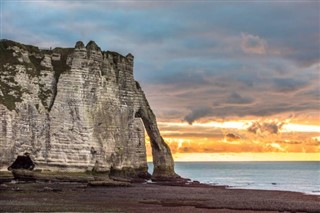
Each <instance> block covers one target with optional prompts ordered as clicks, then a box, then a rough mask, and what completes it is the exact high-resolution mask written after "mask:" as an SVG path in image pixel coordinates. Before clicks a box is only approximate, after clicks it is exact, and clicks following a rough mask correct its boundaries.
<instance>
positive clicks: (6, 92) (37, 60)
mask: <svg viewBox="0 0 320 213" xmlns="http://www.w3.org/2000/svg"><path fill="white" fill-rule="evenodd" d="M14 46H17V47H19V48H20V49H23V50H25V51H28V52H29V53H31V54H32V55H30V54H29V59H30V61H31V63H25V62H20V61H19V60H18V57H14V56H13V53H14V51H13V50H12V49H9V47H14ZM73 50H74V48H59V47H58V48H55V49H53V50H51V49H50V50H48V49H47V50H40V49H39V48H38V47H35V46H32V45H24V44H21V43H18V42H15V41H10V40H5V39H3V40H0V75H1V76H4V74H3V73H4V72H8V76H6V77H5V81H2V79H0V90H1V92H2V94H3V95H0V104H3V105H5V106H6V107H7V108H8V109H9V110H10V111H12V110H15V108H16V103H17V102H21V101H22V99H21V97H22V94H23V91H22V88H21V86H20V85H18V83H17V82H16V81H15V79H14V76H15V75H16V72H17V70H16V69H15V66H16V65H23V66H25V69H26V73H27V75H28V76H29V77H30V78H34V77H39V76H40V75H41V70H45V69H47V68H45V67H43V66H42V65H41V61H42V60H43V57H44V54H49V55H50V54H53V53H59V54H60V55H61V60H59V61H52V65H53V70H54V77H55V79H56V81H57V82H58V80H59V77H60V75H61V74H62V73H65V72H68V71H69V70H70V67H69V66H68V65H67V58H68V55H70V54H71V53H72V52H73ZM33 54H36V55H37V56H35V55H33ZM6 65H9V67H6ZM6 82H8V83H6ZM39 86H40V92H39V94H38V97H39V99H40V100H41V102H42V104H43V105H44V106H46V105H47V102H46V100H47V98H48V97H49V96H51V95H52V93H51V91H48V90H46V91H44V90H43V89H42V87H43V86H42V85H39ZM46 107H47V106H46Z"/></svg>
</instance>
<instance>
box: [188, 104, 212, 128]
mask: <svg viewBox="0 0 320 213" xmlns="http://www.w3.org/2000/svg"><path fill="white" fill-rule="evenodd" d="M210 114H212V109H211V108H209V107H197V108H195V109H192V111H191V113H189V114H188V115H186V116H185V117H184V120H185V121H187V122H188V123H189V124H192V123H193V122H194V121H195V120H197V119H199V118H202V117H205V116H207V115H210Z"/></svg>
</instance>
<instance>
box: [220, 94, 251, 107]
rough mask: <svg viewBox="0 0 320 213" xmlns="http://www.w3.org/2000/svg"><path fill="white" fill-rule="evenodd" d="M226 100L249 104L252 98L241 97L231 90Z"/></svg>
mask: <svg viewBox="0 0 320 213" xmlns="http://www.w3.org/2000/svg"><path fill="white" fill-rule="evenodd" d="M226 102H227V103H230V104H250V103H252V102H253V99H252V98H250V97H242V96H241V95H240V94H239V93H237V92H233V93H231V94H230V96H229V97H227V100H226Z"/></svg>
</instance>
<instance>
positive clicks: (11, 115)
mask: <svg viewBox="0 0 320 213" xmlns="http://www.w3.org/2000/svg"><path fill="white" fill-rule="evenodd" d="M0 53H1V54H0V153H1V154H0V168H1V170H7V168H8V167H9V169H30V170H33V171H40V172H41V171H46V172H56V171H59V172H61V171H62V172H98V173H99V172H100V173H106V174H108V175H121V174H123V175H126V176H127V175H129V176H132V177H145V176H147V175H148V171H147V169H148V166H147V162H146V148H145V135H144V133H145V131H144V130H145V129H146V132H147V133H148V135H149V137H150V141H151V145H152V155H153V163H154V172H153V175H152V176H153V178H154V179H162V178H172V177H176V176H177V175H176V174H175V172H174V162H173V158H172V155H171V152H170V149H169V147H168V146H167V144H166V143H165V142H164V140H163V138H162V137H161V135H160V132H159V130H158V127H157V122H156V117H155V115H154V113H153V112H152V110H151V108H150V106H149V104H148V101H147V99H146V96H145V94H144V92H143V91H142V89H141V87H140V85H139V83H138V82H137V81H135V80H134V77H133V65H134V57H133V55H131V54H128V55H127V56H122V55H120V54H118V53H115V52H110V51H101V49H100V47H98V46H97V44H96V43H95V42H93V41H90V42H89V43H88V44H87V45H86V46H85V45H84V44H83V43H82V42H81V41H79V42H77V43H76V45H75V47H74V48H55V49H45V50H44V49H39V48H38V47H35V46H30V45H24V44H20V43H18V42H14V41H10V40H1V41H0Z"/></svg>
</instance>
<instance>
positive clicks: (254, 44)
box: [241, 33, 267, 55]
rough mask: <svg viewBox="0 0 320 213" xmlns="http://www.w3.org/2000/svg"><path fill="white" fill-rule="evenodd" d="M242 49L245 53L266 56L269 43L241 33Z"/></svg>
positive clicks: (257, 37)
mask: <svg viewBox="0 0 320 213" xmlns="http://www.w3.org/2000/svg"><path fill="white" fill-rule="evenodd" d="M241 38H242V39H241V48H242V50H243V52H245V53H252V54H259V55H262V54H266V53H267V42H266V41H265V40H264V39H262V38H260V37H259V36H256V35H251V34H247V33H241Z"/></svg>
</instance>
